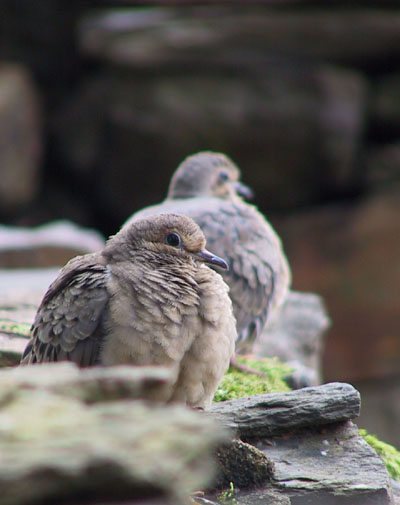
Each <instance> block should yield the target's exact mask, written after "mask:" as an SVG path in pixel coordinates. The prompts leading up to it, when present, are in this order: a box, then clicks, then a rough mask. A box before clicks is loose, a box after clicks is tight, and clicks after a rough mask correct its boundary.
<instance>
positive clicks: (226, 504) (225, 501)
mask: <svg viewBox="0 0 400 505" xmlns="http://www.w3.org/2000/svg"><path fill="white" fill-rule="evenodd" d="M235 494H236V490H235V488H234V485H233V482H230V485H229V489H225V491H221V493H219V495H217V496H216V498H217V500H218V502H219V503H220V504H221V505H236V504H237V503H238V502H237V500H236V498H235Z"/></svg>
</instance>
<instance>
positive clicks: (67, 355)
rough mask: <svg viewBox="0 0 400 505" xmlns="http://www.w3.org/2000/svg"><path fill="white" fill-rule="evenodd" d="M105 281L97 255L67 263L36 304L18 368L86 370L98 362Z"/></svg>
mask: <svg viewBox="0 0 400 505" xmlns="http://www.w3.org/2000/svg"><path fill="white" fill-rule="evenodd" d="M106 278H107V271H106V265H105V264H103V261H102V257H100V255H99V254H97V253H94V254H90V255H86V256H78V257H76V258H74V259H72V260H71V261H70V262H69V263H67V265H66V266H65V267H64V268H63V269H62V270H61V272H60V274H59V275H58V277H57V278H56V280H55V281H54V282H53V283H52V284H51V285H50V287H49V289H48V290H47V292H46V294H45V296H44V298H43V300H42V303H41V304H40V307H39V309H38V311H37V314H36V317H35V321H34V323H33V325H32V328H31V332H32V337H31V340H30V341H29V343H28V345H27V347H26V349H25V352H24V354H23V357H22V360H21V363H22V364H30V363H41V362H48V361H65V360H68V361H74V362H75V363H77V364H78V365H79V366H90V365H94V364H96V363H97V362H98V358H99V350H100V345H101V342H102V340H103V338H104V330H103V325H102V320H103V317H104V313H105V311H106V307H107V303H108V300H109V295H108V292H107V288H106Z"/></svg>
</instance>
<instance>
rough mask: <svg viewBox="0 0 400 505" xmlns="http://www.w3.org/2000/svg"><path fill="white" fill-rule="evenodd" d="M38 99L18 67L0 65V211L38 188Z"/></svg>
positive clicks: (19, 203)
mask: <svg viewBox="0 0 400 505" xmlns="http://www.w3.org/2000/svg"><path fill="white" fill-rule="evenodd" d="M39 108H40V107H39V99H38V96H37V92H36V89H35V87H34V84H33V81H32V79H31V76H30V75H29V72H28V71H27V70H26V69H25V68H24V67H23V66H21V65H17V64H3V65H1V66H0V167H1V177H0V212H1V213H3V214H5V215H8V214H11V213H12V212H15V211H16V210H19V209H20V208H21V207H22V206H23V205H26V204H27V203H30V202H31V201H32V200H33V198H34V197H35V196H36V194H37V192H38V189H39V162H40V157H41V150H42V132H41V125H40V119H39Z"/></svg>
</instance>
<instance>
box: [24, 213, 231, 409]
mask: <svg viewBox="0 0 400 505" xmlns="http://www.w3.org/2000/svg"><path fill="white" fill-rule="evenodd" d="M205 243H206V241H205V238H204V235H203V233H202V232H201V230H200V228H199V227H198V226H197V224H196V223H195V222H194V221H193V220H192V219H190V218H188V217H185V216H180V215H174V214H167V215H157V216H149V217H146V218H144V219H140V220H135V222H134V223H132V224H131V225H129V226H127V227H125V228H124V229H123V230H121V231H120V232H119V233H117V234H116V235H115V236H113V237H111V238H110V239H109V240H108V242H107V244H106V246H105V248H104V249H103V250H102V251H100V252H97V253H92V254H88V255H85V256H78V257H76V258H74V259H72V260H71V261H70V262H69V263H67V265H66V266H65V267H64V268H63V269H62V270H61V272H60V274H59V275H58V277H57V278H56V280H55V281H54V282H53V283H52V284H51V285H50V287H49V289H48V291H47V293H46V294H45V296H44V298H43V300H42V302H41V305H40V307H39V309H38V312H37V314H36V318H35V321H34V323H33V325H32V338H31V340H30V341H29V343H28V345H27V347H26V349H25V352H24V355H23V358H22V361H21V363H22V364H30V363H39V362H47V361H61V360H70V361H74V362H76V363H77V364H78V365H80V366H90V365H95V364H103V365H114V364H122V363H125V364H129V363H131V364H134V365H146V364H152V365H165V366H168V367H170V368H171V369H172V370H173V376H174V379H175V382H174V384H173V387H172V388H171V389H170V390H169V391H168V395H167V396H166V397H165V398H163V400H165V401H181V402H185V403H187V404H188V405H190V406H193V407H199V408H207V407H209V405H210V403H211V400H212V398H213V395H214V392H215V390H216V388H217V386H218V384H219V382H220V380H221V378H222V376H223V374H224V373H225V371H226V370H227V368H228V366H229V360H230V358H231V356H232V354H233V351H234V342H235V339H236V325H235V319H234V317H233V314H232V304H231V301H230V298H229V296H228V287H227V286H226V284H225V283H224V282H223V280H222V278H221V276H219V275H218V274H217V273H216V272H214V271H213V270H212V269H211V268H209V267H208V266H207V265H206V264H210V265H215V266H218V267H221V268H223V269H226V268H228V266H227V264H226V262H225V261H224V260H223V259H222V258H219V257H218V256H215V255H214V254H212V253H210V252H209V251H207V250H206V249H205Z"/></svg>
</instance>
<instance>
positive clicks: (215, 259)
mask: <svg viewBox="0 0 400 505" xmlns="http://www.w3.org/2000/svg"><path fill="white" fill-rule="evenodd" d="M194 256H195V257H196V258H197V259H198V260H200V261H203V262H204V263H208V264H210V265H215V266H217V267H221V268H223V269H224V270H229V265H228V263H227V262H226V261H225V260H223V259H222V258H220V257H219V256H216V255H215V254H213V253H211V252H210V251H207V249H202V250H201V251H199V252H197V253H195V254H194Z"/></svg>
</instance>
